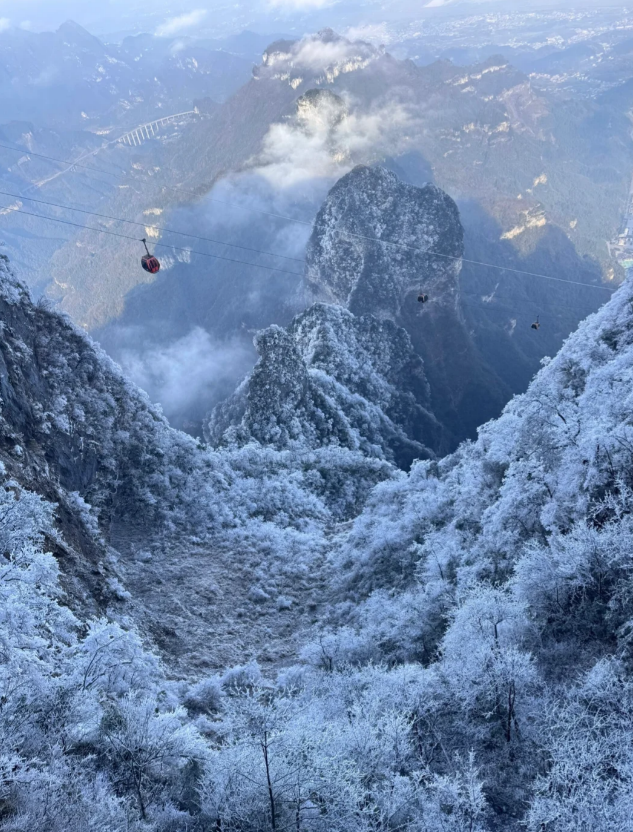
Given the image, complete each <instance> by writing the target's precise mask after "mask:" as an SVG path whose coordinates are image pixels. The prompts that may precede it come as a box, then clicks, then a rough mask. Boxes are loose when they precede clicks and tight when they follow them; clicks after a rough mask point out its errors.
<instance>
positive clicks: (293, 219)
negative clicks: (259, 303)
mask: <svg viewBox="0 0 633 832" xmlns="http://www.w3.org/2000/svg"><path fill="white" fill-rule="evenodd" d="M0 147H2V148H4V149H5V150H12V151H13V152H14V153H22V154H24V155H25V156H37V157H38V158H39V159H48V160H49V161H50V162H57V163H59V164H62V165H68V166H69V167H80V168H85V169H86V170H92V171H96V172H97V173H104V174H105V175H106V176H116V175H117V174H116V173H112V171H109V170H103V169H102V168H95V167H93V166H91V165H82V164H80V163H79V162H72V161H70V159H57V158H56V157H54V156H46V155H45V154H43V153H31V152H30V151H29V150H25V149H24V148H22V147H10V146H9V145H7V144H0ZM101 149H102V148H99V150H101ZM96 152H98V151H96ZM86 155H88V156H89V155H90V154H89V153H88V154H85V155H84V156H80V157H79V158H80V159H85V157H86ZM112 164H113V166H114V167H115V168H117V169H118V170H120V171H122V172H123V173H125V174H128V173H129V171H126V170H125V168H122V167H121V166H120V165H115V164H114V163H112ZM144 175H145V176H148V174H147V173H146V174H144ZM160 187H161V188H164V189H165V190H168V191H173V192H174V193H183V194H189V195H190V196H194V197H196V199H201V198H204V199H206V200H208V201H209V202H217V203H218V204H219V205H227V206H228V207H229V208H232V207H234V203H232V202H228V201H227V200H225V199H218V198H217V197H211V196H208V195H207V194H201V193H200V191H192V190H190V189H189V188H183V187H180V186H179V187H176V186H175V185H166V184H161V185H160ZM244 210H246V211H251V212H253V213H256V214H262V215H263V216H266V217H275V218H276V219H278V220H286V221H287V222H296V223H298V224H299V225H309V226H311V225H312V221H311V220H300V219H297V217H288V216H287V215H285V214H276V213H274V212H273V211H262V210H261V209H260V208H246V209H244Z"/></svg>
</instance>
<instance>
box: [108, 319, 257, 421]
mask: <svg viewBox="0 0 633 832" xmlns="http://www.w3.org/2000/svg"><path fill="white" fill-rule="evenodd" d="M121 337H122V339H123V340H129V341H131V346H130V347H126V348H123V349H122V350H121V351H120V354H119V355H118V356H117V358H118V361H119V363H120V364H121V366H122V367H123V370H124V372H125V373H126V374H127V376H128V377H129V378H130V379H132V381H133V382H134V383H135V384H138V386H139V387H142V388H143V390H145V391H146V392H147V393H148V395H149V397H150V398H151V399H152V401H155V402H159V403H160V405H161V406H162V408H163V410H164V412H165V415H166V416H167V417H168V418H169V419H177V418H178V417H182V416H183V415H185V414H187V413H189V412H191V411H192V410H198V411H200V415H202V414H203V413H204V412H205V411H206V410H208V409H210V407H211V406H212V405H213V404H215V400H216V397H217V394H218V391H220V398H224V396H225V395H226V394H227V389H226V388H228V389H230V388H232V387H233V385H234V383H235V378H239V377H240V376H242V375H244V373H246V372H248V370H249V369H250V368H251V367H252V364H253V359H252V355H251V352H250V351H249V350H248V349H247V348H246V347H245V345H244V344H243V343H240V342H239V341H237V340H236V341H232V342H219V341H216V340H214V339H213V338H212V337H211V336H210V335H209V334H208V333H207V332H205V331H204V330H203V329H201V328H200V327H194V328H193V329H192V330H191V332H190V333H189V334H188V335H185V336H184V337H183V338H179V339H178V340H176V341H173V342H172V343H171V344H164V345H159V344H151V343H150V344H147V343H139V342H142V338H141V334H140V333H138V332H135V330H134V328H129V329H128V330H127V331H126V330H124V329H121Z"/></svg>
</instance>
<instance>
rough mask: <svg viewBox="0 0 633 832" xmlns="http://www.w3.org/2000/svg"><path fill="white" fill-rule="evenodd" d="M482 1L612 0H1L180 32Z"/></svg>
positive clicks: (552, 3) (109, 23)
mask: <svg viewBox="0 0 633 832" xmlns="http://www.w3.org/2000/svg"><path fill="white" fill-rule="evenodd" d="M482 2H487V3H489V4H493V3H494V5H495V6H497V7H499V8H502V9H503V10H504V11H511V10H518V9H523V8H526V7H530V6H532V7H545V6H547V7H549V8H556V7H559V8H569V7H585V8H586V7H587V6H590V7H591V6H593V7H594V8H597V7H601V6H603V5H604V6H606V5H612V3H611V2H610V0H387V2H385V1H384V0H237V2H235V0H0V29H2V28H7V27H8V26H9V25H13V26H20V25H21V26H23V27H24V28H33V29H36V30H40V29H49V28H56V27H57V26H59V24H60V23H62V22H63V21H64V20H67V19H69V18H71V19H73V20H76V21H77V22H79V23H81V24H83V25H85V26H87V27H88V28H90V29H91V30H92V31H95V32H96V33H106V32H110V31H111V32H114V31H117V30H137V31H139V30H143V31H156V30H157V29H159V31H161V28H160V27H162V31H163V32H165V33H169V32H177V33H178V34H180V33H185V32H186V31H187V30H190V31H195V29H196V27H198V26H199V24H200V22H201V21H203V20H204V22H205V25H213V23H214V22H215V23H217V26H218V29H221V30H223V31H224V33H226V32H227V31H230V30H233V31H239V30H240V29H241V28H243V27H244V26H251V27H253V28H255V29H257V30H260V31H266V30H268V31H276V30H279V29H280V27H281V28H283V24H284V23H285V22H287V23H292V22H293V21H294V22H297V23H298V22H300V21H305V22H306V23H308V22H311V20H312V18H314V20H315V23H316V24H317V25H318V24H320V23H322V22H323V21H327V19H328V16H332V17H333V18H335V19H334V20H333V24H334V25H338V19H341V18H344V19H346V20H348V21H349V20H352V21H353V20H354V19H357V20H358V22H359V23H362V22H363V18H364V17H371V20H372V21H376V20H377V19H378V18H379V17H380V15H381V14H384V15H385V17H387V18H390V19H392V20H393V19H395V18H397V17H399V16H402V18H412V17H418V16H420V15H421V14H429V13H431V14H432V13H442V12H443V11H444V10H446V11H453V12H456V11H459V10H460V7H462V8H464V11H466V10H468V11H470V10H471V9H472V6H473V4H479V5H481V4H482ZM613 5H615V4H613ZM622 5H626V3H621V4H620V6H622ZM429 7H431V8H429ZM433 7H435V9H434V8H433ZM425 9H426V11H425ZM290 28H292V27H290Z"/></svg>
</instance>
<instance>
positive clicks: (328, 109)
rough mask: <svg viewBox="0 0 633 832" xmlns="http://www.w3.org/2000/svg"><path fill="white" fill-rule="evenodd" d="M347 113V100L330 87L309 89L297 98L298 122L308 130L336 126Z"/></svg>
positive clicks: (312, 130)
mask: <svg viewBox="0 0 633 832" xmlns="http://www.w3.org/2000/svg"><path fill="white" fill-rule="evenodd" d="M346 115H347V106H346V104H345V101H344V100H343V99H342V98H341V96H340V95H336V93H333V92H332V91H331V90H328V89H312V90H308V91H307V92H306V93H304V94H303V95H302V96H300V97H299V98H298V99H297V122H298V123H299V125H300V126H301V127H302V128H303V129H304V130H305V131H306V132H314V130H315V129H316V130H319V129H322V128H323V127H325V128H328V129H331V128H334V127H336V126H337V125H338V124H340V123H341V121H343V119H344V118H345V116H346Z"/></svg>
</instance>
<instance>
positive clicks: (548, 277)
mask: <svg viewBox="0 0 633 832" xmlns="http://www.w3.org/2000/svg"><path fill="white" fill-rule="evenodd" d="M338 234H339V236H341V237H342V236H343V234H350V236H352V237H359V238H360V239H361V240H369V242H372V243H383V244H384V245H388V246H396V247H397V248H406V249H408V250H409V251H417V252H419V253H420V254H430V255H432V256H433V257H444V258H446V259H447V260H458V261H459V262H460V263H470V264H471V265H472V266H487V267H488V268H490V269H499V270H500V271H502V272H515V273H516V274H527V275H530V276H531V277H542V278H544V279H545V280H556V281H557V282H558V283H571V284H572V285H573V286H585V287H588V288H589V289H602V290H603V291H605V292H611V294H613V292H614V291H615V289H611V288H610V287H609V286H600V285H598V284H597V283H582V282H581V281H580V280H565V279H564V278H563V277H553V276H552V275H550V274H541V273H540V272H528V271H526V270H525V269H513V268H512V267H511V266H499V265H497V264H495V263H486V262H484V261H483V260H470V259H468V258H467V257H458V256H457V255H455V254H442V253H441V252H439V251H434V250H433V249H422V248H416V247H415V246H408V245H406V243H395V242H392V241H391V240H381V239H379V238H378V237H366V236H365V235H364V234H354V233H353V232H349V231H339V232H338Z"/></svg>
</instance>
